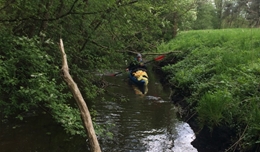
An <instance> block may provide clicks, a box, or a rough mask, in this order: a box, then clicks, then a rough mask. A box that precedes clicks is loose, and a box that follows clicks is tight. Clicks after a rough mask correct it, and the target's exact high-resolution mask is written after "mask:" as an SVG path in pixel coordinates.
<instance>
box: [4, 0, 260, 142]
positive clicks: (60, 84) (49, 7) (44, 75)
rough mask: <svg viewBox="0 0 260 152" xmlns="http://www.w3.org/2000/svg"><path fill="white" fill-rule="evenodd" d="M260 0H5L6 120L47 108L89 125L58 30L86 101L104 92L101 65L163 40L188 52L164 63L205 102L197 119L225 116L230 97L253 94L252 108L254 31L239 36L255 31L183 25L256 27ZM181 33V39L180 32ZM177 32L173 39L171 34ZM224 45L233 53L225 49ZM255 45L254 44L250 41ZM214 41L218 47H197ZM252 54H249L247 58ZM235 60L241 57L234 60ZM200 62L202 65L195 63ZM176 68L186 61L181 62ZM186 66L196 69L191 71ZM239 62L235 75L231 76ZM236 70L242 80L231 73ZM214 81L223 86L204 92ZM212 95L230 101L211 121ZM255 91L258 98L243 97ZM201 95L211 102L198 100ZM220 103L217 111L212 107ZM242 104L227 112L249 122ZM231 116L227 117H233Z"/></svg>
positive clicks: (176, 81) (117, 64)
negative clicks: (67, 78) (64, 69)
mask: <svg viewBox="0 0 260 152" xmlns="http://www.w3.org/2000/svg"><path fill="white" fill-rule="evenodd" d="M259 5H260V4H259V2H258V1H257V0H251V1H250V2H246V1H244V0H226V1H223V0H214V3H213V2H212V1H208V0H174V1H172V0H162V1H161V0H156V1H155V0H102V1H101V0H99V1H97V0H71V1H62V0H60V1H54V0H41V1H26V0H15V1H9V0H0V40H1V41H0V78H1V86H0V118H1V123H2V122H8V120H14V119H16V118H17V119H19V120H21V121H23V120H24V118H25V117H26V116H30V115H37V114H39V113H46V114H50V115H51V116H52V118H53V119H54V120H56V122H57V123H59V124H60V125H61V126H63V127H64V129H65V130H66V132H67V133H69V134H71V135H85V133H84V128H83V126H82V123H81V118H80V114H79V111H78V109H77V105H76V104H75V102H73V98H72V95H71V92H70V91H69V89H68V87H67V86H66V84H65V83H64V81H63V77H62V73H61V55H60V52H59V47H58V45H57V43H59V39H60V38H62V40H63V42H64V47H65V51H66V54H67V60H68V64H69V65H70V67H69V68H70V69H69V70H70V74H71V75H72V77H73V79H74V80H75V81H76V83H77V84H78V86H79V89H80V90H81V91H82V94H83V96H84V99H85V101H86V102H87V104H88V105H91V103H93V102H95V100H97V97H102V95H103V94H104V93H105V89H106V88H105V85H104V84H105V83H103V81H102V77H100V76H97V75H98V74H100V73H101V74H104V71H112V72H113V73H114V72H115V71H118V69H121V70H122V69H123V70H124V69H125V60H129V59H130V56H131V57H132V55H133V54H135V53H137V52H140V53H143V54H144V56H145V54H148V53H151V52H152V53H158V51H157V52H155V50H156V49H157V46H158V45H160V44H161V43H163V44H165V45H161V46H160V47H159V50H167V51H169V50H170V51H173V50H178V51H181V52H182V53H177V54H176V56H174V59H175V60H174V62H175V61H180V62H178V64H176V65H174V67H171V66H167V67H165V68H164V70H165V71H166V72H169V73H170V74H171V72H170V71H172V73H174V74H175V75H174V76H173V77H174V78H172V79H169V80H170V82H171V83H172V85H176V86H177V87H179V88H183V89H184V88H189V91H188V92H189V93H192V98H193V99H196V100H195V101H196V102H194V103H198V105H199V106H198V108H197V109H194V111H197V112H198V114H199V118H200V122H201V124H203V125H208V126H209V127H210V128H214V126H215V125H219V124H221V123H223V120H224V119H223V118H224V117H223V116H226V115H227V114H226V115H223V114H225V112H226V113H227V111H220V110H223V109H222V108H226V107H228V106H231V107H232V105H233V104H234V105H233V106H237V108H238V107H241V106H242V105H243V104H249V105H248V106H247V107H248V109H240V110H243V112H244V113H246V111H244V110H248V111H249V112H252V111H253V110H252V109H253V107H252V106H253V105H254V104H253V105H251V104H252V103H253V102H257V96H256V94H255V93H256V91H257V90H256V88H255V90H253V91H255V92H253V93H252V92H251V91H252V90H251V89H253V88H251V86H252V85H255V86H256V83H257V82H256V81H253V80H251V79H253V76H254V75H255V77H256V75H257V72H258V64H257V59H256V57H257V55H258V54H257V52H256V50H255V47H257V46H258V41H257V39H256V38H257V37H256V36H255V34H256V33H255V32H256V31H252V32H251V33H252V35H251V37H245V39H244V40H243V39H238V37H242V36H244V34H245V33H250V32H249V31H247V30H246V29H244V30H241V31H240V33H241V34H240V35H239V34H238V33H237V32H234V31H228V30H227V31H226V30H223V33H224V32H229V33H228V34H227V35H223V34H222V33H219V35H218V34H217V33H216V34H215V35H210V34H211V33H214V31H201V33H200V34H198V33H196V32H194V31H191V32H187V35H185V32H184V31H189V30H194V29H196V30H200V29H222V28H242V27H243V28H248V27H259V24H260V23H259V22H257V21H259V20H258V19H259V16H260V15H259V13H258V12H259V10H258V9H259ZM179 33H180V35H179ZM202 33H203V34H202ZM232 34H233V35H232ZM177 35H178V37H177V38H176V39H174V38H175V37H176V36H177ZM183 37H185V38H186V39H185V41H184V40H183V39H181V38H183ZM220 37H221V38H220ZM171 39H174V43H176V44H175V46H174V45H172V44H171V45H170V43H167V42H168V41H170V40H171ZM177 44H178V45H177ZM163 46H164V47H165V48H162V47H163ZM223 46H226V48H225V50H229V51H227V52H228V53H227V52H224V51H223ZM249 46H250V47H251V48H250V49H251V50H253V51H251V50H250V51H246V50H249V48H248V47H249ZM208 48H210V49H211V50H214V51H212V52H211V53H209V52H206V51H205V52H204V51H201V49H203V50H206V49H208ZM240 49H242V50H241V51H238V50H240ZM237 51H238V52H237ZM233 55H235V56H233ZM216 56H217V57H216ZM146 57H147V60H149V57H148V56H145V58H146ZM195 57H196V58H195ZM232 57H233V58H232ZM186 58H187V59H186ZM183 59H185V60H183ZM209 59H212V60H209ZM246 59H248V62H246V63H244V61H246ZM249 59H250V62H249ZM187 60H189V61H190V62H191V63H189V62H187ZM235 63H239V64H238V65H236V66H235V67H232V65H233V64H235ZM194 65H196V66H195V67H196V68H194V69H193V68H192V67H193V66H194ZM215 65H218V66H215ZM178 66H179V67H178ZM190 66H191V67H190ZM249 66H250V67H249ZM248 67H249V68H248ZM178 68H179V70H180V71H178V72H177V71H176V70H178ZM189 68H191V69H190V70H191V71H190V73H189V74H187V71H186V70H189ZM175 72H176V73H175ZM236 72H238V74H239V75H235V76H233V74H234V73H236ZM239 72H240V73H239ZM202 74H204V75H202ZM231 76H232V77H231ZM210 78H212V79H210ZM213 78H214V79H213ZM234 79H237V82H233V80H234ZM256 79H257V77H256ZM209 80H210V81H209ZM207 81H209V82H210V83H209V82H208V83H206V82H207ZM195 82H196V83H195ZM203 82H205V83H203ZM215 84H218V87H220V88H223V89H222V90H221V89H219V90H218V89H217V88H215V89H213V90H211V92H206V91H207V90H208V88H212V87H213V88H214V86H215ZM242 84H243V85H242ZM225 86H226V87H227V88H225ZM228 86H229V87H228ZM234 86H235V87H234ZM233 87H234V88H233ZM224 88H225V89H224ZM197 89H198V90H197ZM240 91H242V92H240ZM233 93H236V95H237V96H233ZM239 93H241V94H240V95H238V94H239ZM215 95H219V98H220V97H221V96H222V95H225V96H224V97H225V98H223V97H222V98H223V100H227V102H230V103H229V104H227V105H225V106H223V107H221V106H220V104H219V106H220V107H215V108H216V109H212V110H213V112H212V114H211V116H212V118H210V121H207V120H208V119H206V117H207V116H206V114H205V112H204V111H203V110H204V108H205V107H206V108H207V106H208V104H205V103H206V102H207V101H206V100H207V99H208V98H213V96H215ZM250 95H251V96H252V98H250V99H249V98H245V97H247V96H250ZM235 98H236V99H239V100H240V99H241V100H242V101H243V102H242V103H243V104H242V105H241V104H238V103H237V104H235V102H234V103H233V102H232V101H233V100H234V99H235ZM253 99H254V100H253ZM118 100H119V99H118ZM200 100H205V101H206V102H198V101H200ZM251 100H253V101H252V102H251ZM192 102H193V100H192V101H190V103H192ZM214 103H215V102H214ZM250 107H252V108H250ZM95 108H98V107H91V112H92V113H91V114H92V116H95ZM232 108H233V107H232ZM214 111H219V112H220V113H218V115H215V114H216V113H214ZM231 111H232V109H231ZM222 112H223V113H222ZM243 112H241V113H240V112H239V111H237V113H235V111H232V115H228V116H229V117H230V119H228V120H232V119H231V118H233V117H237V120H236V121H237V122H240V121H241V122H243V121H242V120H241V119H242V117H241V119H238V118H239V116H240V114H242V113H243ZM251 114H252V113H251ZM255 114H257V110H255ZM207 115H208V113H207ZM213 116H215V118H213ZM253 118H254V115H253V114H252V116H251V115H250V116H249V117H248V119H246V120H244V122H243V123H242V124H245V125H246V124H247V123H249V122H251V123H253V122H254V121H256V120H257V119H253ZM93 120H94V117H93ZM234 120H235V119H234ZM245 122H246V123H245ZM225 123H229V124H231V121H227V122H225ZM255 123H256V122H255ZM94 124H95V121H94ZM248 126H249V125H248ZM250 127H251V128H249V127H241V128H240V129H241V130H243V128H247V129H246V130H247V133H248V132H249V131H252V132H253V131H257V129H253V128H254V127H252V126H251V125H250ZM95 129H96V130H95V131H96V133H97V134H99V135H100V136H101V135H102V134H105V136H108V135H110V134H106V132H107V131H106V130H105V129H104V128H102V127H101V126H98V124H95ZM236 129H239V128H236ZM247 135H251V134H247ZM250 138H256V137H255V136H252V137H249V136H247V138H243V140H245V141H249V140H246V139H250ZM241 141H242V140H241ZM256 141H258V140H256ZM252 145H253V144H252Z"/></svg>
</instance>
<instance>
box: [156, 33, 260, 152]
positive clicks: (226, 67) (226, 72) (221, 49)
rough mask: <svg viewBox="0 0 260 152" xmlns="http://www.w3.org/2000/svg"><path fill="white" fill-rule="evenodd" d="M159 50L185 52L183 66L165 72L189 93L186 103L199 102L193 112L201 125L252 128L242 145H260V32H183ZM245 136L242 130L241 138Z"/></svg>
mask: <svg viewBox="0 0 260 152" xmlns="http://www.w3.org/2000/svg"><path fill="white" fill-rule="evenodd" d="M167 47H170V48H171V49H170V50H168V49H167ZM160 48H162V49H161V50H160V51H161V52H168V51H174V50H181V51H182V53H180V55H179V56H180V57H181V58H179V59H181V60H180V61H179V62H177V63H176V64H171V65H166V66H164V67H163V68H162V69H163V71H164V72H166V73H167V74H168V79H169V82H170V83H172V84H173V86H175V87H179V88H182V89H184V90H185V89H186V90H190V91H191V93H190V94H191V96H189V97H187V99H188V100H187V101H188V102H190V103H195V104H190V105H195V106H196V107H195V108H194V107H191V109H195V110H196V112H197V113H198V119H199V120H200V125H201V126H204V125H206V126H207V127H209V128H211V129H213V128H214V126H222V125H226V126H228V127H231V128H232V127H236V128H244V126H246V125H249V127H248V128H249V129H248V131H247V132H246V134H245V136H247V137H250V138H245V139H244V140H243V142H242V143H241V145H240V146H241V147H243V146H244V148H245V149H246V147H247V146H248V145H246V143H249V142H250V143H254V144H259V143H260V142H259V140H260V139H259V136H258V135H256V134H255V133H259V130H260V129H259V126H260V116H259V113H260V111H259V103H260V98H259V90H260V85H259V82H260V77H259V75H260V29H225V30H200V31H189V32H183V33H180V34H179V35H178V36H177V38H176V39H173V40H172V41H170V42H169V43H167V44H164V45H163V46H160V47H159V49H160ZM172 49H173V50H172ZM171 58H172V57H171ZM248 116H250V118H248ZM258 116H259V117H258ZM242 132H243V129H240V130H239V129H238V132H237V134H238V137H239V134H242ZM250 140H253V141H250ZM254 144H251V146H253V145H254ZM247 148H248V147H247Z"/></svg>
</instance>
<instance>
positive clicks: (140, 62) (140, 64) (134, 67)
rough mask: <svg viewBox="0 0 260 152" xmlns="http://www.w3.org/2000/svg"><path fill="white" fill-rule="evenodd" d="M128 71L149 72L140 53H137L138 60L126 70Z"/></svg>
mask: <svg viewBox="0 0 260 152" xmlns="http://www.w3.org/2000/svg"><path fill="white" fill-rule="evenodd" d="M126 70H127V71H129V70H131V71H136V70H144V71H146V70H147V67H146V66H145V65H144V63H143V58H142V55H141V54H140V53H137V55H136V58H135V60H134V61H132V62H131V63H130V64H129V66H128V67H127V68H126Z"/></svg>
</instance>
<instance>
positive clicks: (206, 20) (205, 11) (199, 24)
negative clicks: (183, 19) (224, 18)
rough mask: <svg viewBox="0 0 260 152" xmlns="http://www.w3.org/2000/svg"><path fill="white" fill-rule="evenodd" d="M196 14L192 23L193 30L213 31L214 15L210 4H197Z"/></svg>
mask: <svg viewBox="0 0 260 152" xmlns="http://www.w3.org/2000/svg"><path fill="white" fill-rule="evenodd" d="M196 12H197V17H196V20H195V21H194V23H193V29H213V28H214V27H215V25H214V23H215V22H214V19H216V14H215V9H214V7H213V5H212V3H211V2H207V1H200V2H198V6H197V9H196Z"/></svg>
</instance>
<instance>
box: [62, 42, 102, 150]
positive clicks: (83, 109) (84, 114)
mask: <svg viewBox="0 0 260 152" xmlns="http://www.w3.org/2000/svg"><path fill="white" fill-rule="evenodd" d="M60 50H61V53H62V71H63V76H64V80H65V81H66V82H67V84H68V86H69V88H70V90H71V92H72V94H73V96H74V99H75V100H76V102H77V105H78V107H79V110H80V113H81V119H82V121H83V124H84V127H85V129H86V132H87V136H88V140H89V144H90V149H91V152H101V149H100V146H99V143H98V140H97V137H96V134H95V130H94V127H93V124H92V120H91V116H90V113H89V110H88V107H87V104H86V102H85V101H84V99H83V97H82V95H81V93H80V91H79V88H78V86H77V84H76V83H75V82H74V80H73V79H72V77H71V75H70V74H69V66H68V63H67V56H66V53H65V51H64V46H63V42H62V39H60Z"/></svg>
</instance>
